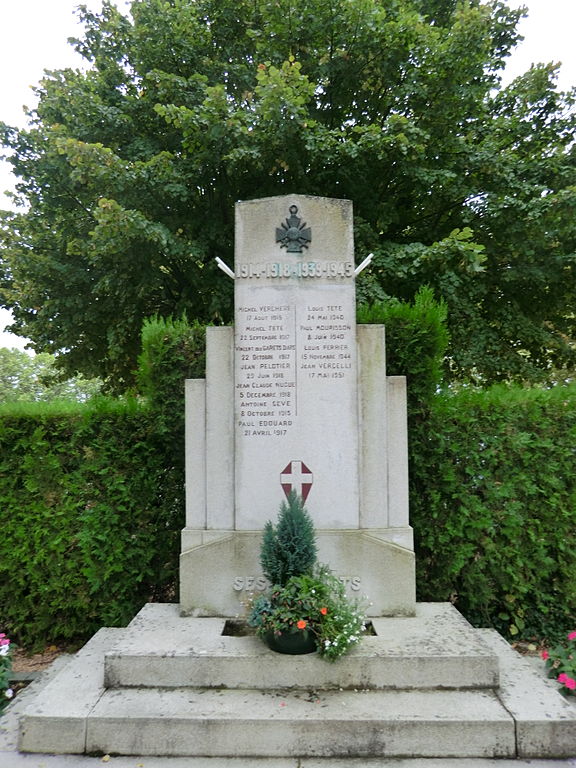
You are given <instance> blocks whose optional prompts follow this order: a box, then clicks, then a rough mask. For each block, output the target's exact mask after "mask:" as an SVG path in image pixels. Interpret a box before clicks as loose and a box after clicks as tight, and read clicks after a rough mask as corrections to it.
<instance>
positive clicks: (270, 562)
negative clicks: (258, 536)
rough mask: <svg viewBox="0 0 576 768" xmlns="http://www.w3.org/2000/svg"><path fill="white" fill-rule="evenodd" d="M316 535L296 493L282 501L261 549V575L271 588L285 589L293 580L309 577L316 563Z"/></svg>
mask: <svg viewBox="0 0 576 768" xmlns="http://www.w3.org/2000/svg"><path fill="white" fill-rule="evenodd" d="M316 553H317V549H316V535H315V532H314V523H313V522H312V518H311V517H310V515H309V514H308V512H307V511H306V509H305V507H304V502H303V500H302V498H301V497H300V496H298V494H297V493H296V492H295V491H291V492H290V493H289V495H288V499H287V502H286V501H283V502H282V504H281V506H280V512H279V514H278V522H277V523H276V525H274V524H273V523H272V522H271V521H270V520H268V522H267V523H266V526H265V528H264V536H263V539H262V546H261V549H260V564H261V565H262V572H263V573H264V575H265V576H266V578H267V579H268V580H269V581H270V582H271V583H272V584H278V585H279V586H284V585H285V584H286V583H287V582H288V580H289V579H290V578H291V577H292V576H301V575H302V574H305V573H309V572H310V571H311V570H312V568H313V566H314V563H315V562H316Z"/></svg>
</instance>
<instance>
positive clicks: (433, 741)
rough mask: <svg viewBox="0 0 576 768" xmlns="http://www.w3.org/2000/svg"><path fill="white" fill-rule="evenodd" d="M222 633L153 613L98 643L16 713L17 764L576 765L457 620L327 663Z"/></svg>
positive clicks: (397, 630)
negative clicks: (88, 758)
mask: <svg viewBox="0 0 576 768" xmlns="http://www.w3.org/2000/svg"><path fill="white" fill-rule="evenodd" d="M219 621H220V624H218V622H219ZM179 622H184V623H179ZM188 622H201V623H202V626H205V631H202V630H201V629H200V627H198V626H195V625H193V624H189V623H188ZM380 622H381V623H380ZM398 622H399V623H398ZM404 622H406V623H404ZM204 623H205V624H204ZM222 623H223V622H222V620H217V619H195V620H194V619H180V618H179V617H178V611H177V608H176V607H175V606H159V605H149V606H146V608H145V609H144V610H143V611H142V612H141V614H139V616H138V617H137V618H136V619H135V620H134V621H133V622H132V623H131V625H130V626H129V627H128V628H126V629H125V630H122V629H120V630H101V631H100V632H99V633H97V634H96V635H95V636H94V638H92V640H91V641H90V642H89V643H88V644H87V645H86V646H85V647H84V649H82V650H81V651H80V652H79V653H78V654H77V655H76V656H75V657H73V658H72V659H71V661H70V662H69V663H68V664H67V665H66V666H65V667H64V668H63V669H61V670H60V671H59V672H58V674H56V675H55V676H54V678H53V679H52V680H50V682H49V683H48V684H47V685H46V686H45V687H44V689H43V690H41V691H40V692H39V693H38V694H37V695H35V696H34V698H33V700H32V701H31V702H30V704H29V705H28V706H27V708H26V709H25V711H24V712H23V713H22V715H21V716H20V739H19V749H20V750H21V751H22V752H35V753H47V752H56V753H62V754H65V753H68V754H82V753H85V754H86V753H94V752H98V753H108V754H124V755H151V756H152V755H160V756H162V755H164V756H166V755H172V756H174V757H175V758H176V756H187V757H189V759H192V758H194V759H195V760H200V759H208V758H210V759H211V760H212V763H207V765H209V764H211V765H214V766H218V768H220V764H219V763H217V762H216V763H215V762H214V761H216V760H219V759H221V760H224V761H225V762H223V763H222V764H221V766H226V765H227V764H228V762H229V761H230V760H235V759H238V758H240V757H245V758H250V760H251V763H252V764H254V760H257V759H258V758H265V759H267V760H268V762H266V765H267V766H271V765H273V763H272V762H270V761H276V760H280V759H288V758H291V757H294V758H298V759H299V760H302V761H304V762H301V763H299V764H301V765H302V766H307V765H308V762H307V761H310V760H319V761H320V763H319V765H326V766H327V765H330V766H337V765H338V766H342V768H344V767H345V766H346V768H347V767H348V766H353V765H354V766H357V765H368V764H369V763H368V760H370V759H376V758H378V760H379V762H376V763H374V765H385V764H388V762H387V761H388V760H392V759H394V760H400V759H402V760H404V759H408V758H410V761H409V762H411V761H412V760H414V759H416V758H418V759H424V758H433V757H434V758H439V759H440V758H442V759H445V760H449V759H450V758H463V759H464V758H465V759H472V758H475V759H486V758H507V759H512V758H522V759H529V758H532V759H533V758H539V759H542V758H568V757H572V756H576V711H575V710H574V709H573V708H572V707H571V706H570V704H569V703H568V702H567V701H566V700H565V699H564V698H563V697H562V696H561V695H560V694H558V693H557V692H556V691H555V690H553V689H552V688H551V687H550V685H549V682H548V681H546V680H544V679H543V678H542V677H541V675H539V674H538V672H536V671H534V669H533V668H532V666H531V665H530V663H529V662H527V661H526V660H524V659H522V658H521V657H520V656H519V655H518V654H516V653H515V652H514V651H513V650H512V649H511V648H510V647H509V646H508V644H507V643H506V642H505V641H503V640H502V639H501V638H499V636H498V635H497V634H496V633H494V632H492V631H486V630H474V629H472V628H471V627H470V626H469V625H468V624H467V622H466V621H465V620H464V619H463V618H462V617H461V616H460V615H459V614H458V613H457V612H456V611H455V610H454V609H453V608H452V607H451V606H448V605H441V604H429V605H419V606H418V616H417V617H416V618H412V619H409V618H406V619H382V620H375V622H374V624H375V628H376V631H377V632H378V635H376V636H375V637H370V638H365V639H364V640H363V642H362V643H361V644H360V646H358V647H357V648H356V649H355V650H354V652H353V654H351V655H350V656H349V657H345V658H344V659H342V660H341V661H339V662H336V663H334V664H331V663H329V662H324V661H322V660H321V659H319V658H316V657H315V656H314V655H313V654H312V655H311V656H307V657H283V656H281V655H279V654H274V653H273V652H272V651H269V650H267V649H266V648H264V647H263V646H262V645H260V644H259V642H258V641H257V640H256V639H255V638H250V637H248V638H247V637H223V636H221V635H219V634H218V627H219V626H222ZM192 630H193V631H192ZM170 638H171V639H170ZM418 648H420V654H419V655H418ZM246 649H248V650H246ZM455 659H459V660H460V663H461V670H462V672H461V674H462V678H461V680H460V685H458V671H457V662H456V661H455ZM495 662H497V663H496V664H495ZM435 665H437V666H435ZM470 665H471V666H472V667H473V668H475V670H476V673H477V675H478V676H479V677H478V679H474V677H475V675H474V674H470V672H466V671H465V670H466V668H469V667H470ZM105 666H106V669H107V671H106V686H105V675H104V668H105ZM146 666H147V667H148V675H145V674H144V670H145V669H146ZM235 666H236V667H238V668H240V670H241V671H240V672H234V668H235ZM372 668H373V670H374V674H373V675H372V674H371V672H372ZM396 668H399V669H401V670H403V672H402V674H404V675H406V679H407V681H408V682H409V684H406V685H404V686H401V677H402V675H401V674H397V673H396V672H395V669H396ZM250 669H251V671H252V675H251V677H249V672H250ZM498 669H499V675H498ZM290 671H291V672H292V683H291V684H290V681H289V677H288V674H289V672H290ZM444 672H445V673H446V674H447V675H449V677H447V678H443V677H442V674H443V673H444ZM132 675H135V677H131V676H132ZM178 676H180V679H179V680H178ZM318 676H320V677H319V679H317V678H318ZM434 676H437V677H438V680H437V683H438V684H437V685H430V680H432V679H434ZM480 679H482V681H483V682H482V684H479V680H480ZM159 680H160V682H158V681H159ZM223 680H225V681H227V683H232V685H230V686H228V685H227V683H224V684H223V683H222V681H223ZM345 680H348V684H346V685H342V686H338V685H337V683H338V682H339V681H342V682H344V681H345ZM418 680H420V682H421V684H420V685H418ZM446 680H449V685H448V688H449V689H448V690H447V689H446ZM279 681H280V682H281V685H277V683H278V682H279ZM352 681H356V682H358V686H357V688H356V690H354V688H352V687H351V685H352ZM248 682H249V683H250V685H248V684H247V683H248ZM143 683H146V684H143ZM151 683H152V685H151ZM113 685H114V686H120V685H121V686H122V687H112V686H113ZM107 686H109V687H107ZM340 687H342V688H343V690H339V688H340ZM326 760H330V762H329V763H325V762H322V761H326ZM356 760H361V762H360V763H357V762H356ZM402 760H401V762H402ZM381 761H384V762H381ZM195 764H196V763H195V762H189V763H188V762H187V763H186V766H193V765H195ZM393 764H395V763H394V762H392V763H390V765H393ZM399 764H400V763H399ZM146 765H147V766H148V763H146ZM230 765H232V763H230ZM312 765H313V762H312V763H310V766H312ZM443 765H448V763H447V762H445V763H443ZM459 765H464V762H460V763H459ZM498 765H500V763H499V764H498Z"/></svg>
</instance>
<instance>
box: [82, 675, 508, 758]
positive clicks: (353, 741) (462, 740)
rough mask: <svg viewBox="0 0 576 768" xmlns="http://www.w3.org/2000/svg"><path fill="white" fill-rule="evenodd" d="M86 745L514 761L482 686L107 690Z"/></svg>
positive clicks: (502, 718) (142, 750) (185, 752)
mask: <svg viewBox="0 0 576 768" xmlns="http://www.w3.org/2000/svg"><path fill="white" fill-rule="evenodd" d="M86 751H87V752H89V753H91V752H102V753H108V754H121V755H157V754H161V755H169V756H200V755H209V756H212V757H228V756H230V757H232V756H237V757H249V756H264V755H265V756H268V757H289V756H301V757H345V756H352V755H353V756H355V757H362V756H366V757H368V756H371V757H377V756H387V757H404V756H412V757H440V756H445V757H455V756H460V757H513V756H515V754H516V741H515V728H514V721H513V719H512V717H511V716H510V715H509V714H508V712H506V710H505V709H504V707H502V705H501V704H500V702H499V701H498V699H497V698H496V696H495V695H494V694H492V693H489V692H485V691H467V692H464V691H365V692H350V691H343V692H340V691H322V692H316V691H310V692H308V693H306V692H304V691H267V692H261V691H255V690H240V689H235V690H227V689H222V690H217V689H209V690H208V689H200V690H199V689H190V688H188V689H182V688H174V689H171V690H155V689H150V688H148V689H131V690H123V691H120V690H116V691H108V692H106V693H105V694H104V695H103V696H102V698H101V699H100V701H99V702H98V704H97V705H96V707H95V708H94V710H93V711H92V712H91V714H90V716H89V717H88V719H87V723H86Z"/></svg>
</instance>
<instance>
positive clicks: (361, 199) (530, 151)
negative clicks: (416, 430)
mask: <svg viewBox="0 0 576 768" xmlns="http://www.w3.org/2000/svg"><path fill="white" fill-rule="evenodd" d="M80 15H81V17H82V20H83V22H84V28H85V32H84V36H83V37H82V38H81V39H79V40H76V41H75V42H74V45H75V46H76V48H77V50H78V51H79V52H80V53H81V54H82V55H83V56H84V57H85V58H86V60H87V61H88V62H89V63H90V67H89V69H88V70H87V71H86V72H81V71H73V70H65V71H57V72H49V73H47V74H46V77H45V78H44V79H43V81H42V82H41V84H40V86H39V88H38V93H39V104H38V108H37V109H36V110H35V111H33V112H31V114H30V120H31V123H30V126H29V127H28V128H27V129H26V130H16V129H14V128H10V127H8V126H5V125H4V126H3V127H2V128H1V131H0V137H1V140H2V141H3V143H4V146H5V147H6V148H7V149H8V150H10V151H11V153H12V156H11V162H12V164H13V167H14V170H15V172H16V174H17V175H18V176H19V178H20V183H19V186H18V194H19V195H20V198H21V200H22V202H23V203H25V204H26V205H27V207H26V208H23V209H22V211H21V212H17V213H4V214H3V218H2V224H1V227H0V237H1V242H2V251H1V254H2V263H1V265H0V302H1V303H2V304H3V305H4V306H7V307H9V308H11V309H12V310H13V312H14V315H15V318H16V320H15V326H14V327H15V329H16V331H17V332H21V333H22V334H23V335H26V336H28V337H29V338H31V339H32V340H33V342H34V344H35V346H36V349H38V350H46V351H49V352H53V353H55V354H56V355H57V356H58V364H59V365H60V366H61V367H63V368H64V369H65V370H67V371H70V372H78V371H80V372H82V373H83V374H84V375H86V376H95V375H98V376H101V377H103V378H106V379H108V380H109V381H111V382H112V384H113V385H114V386H115V387H116V388H117V389H122V388H123V387H127V386H129V385H130V383H131V382H132V380H133V371H134V369H135V367H136V365H135V361H136V358H137V355H138V351H139V339H140V330H141V327H142V322H143V319H144V318H146V317H149V316H152V315H154V314H157V315H159V316H164V317H165V316H168V315H173V316H179V315H180V314H182V313H183V312H186V313H187V314H188V317H190V318H195V319H199V320H201V321H211V322H226V321H228V320H230V319H231V315H232V283H231V281H229V280H228V279H227V278H225V277H224V276H223V275H222V274H221V273H220V272H219V271H218V270H217V268H216V265H215V263H214V257H215V256H219V257H221V258H222V259H224V261H226V262H228V263H229V264H232V263H233V235H234V232H233V226H234V203H235V201H236V200H239V199H244V200H245V199H251V198H257V197H263V196H268V195H276V194H288V193H302V194H311V195H323V196H327V197H339V198H348V199H351V200H352V201H353V203H354V211H355V240H356V254H357V260H358V261H360V260H361V259H363V258H364V256H366V254H367V253H368V252H373V253H374V254H375V258H374V261H373V267H372V268H371V270H370V272H368V271H366V272H364V273H363V275H362V276H361V278H360V279H359V281H358V294H359V298H360V299H361V300H372V299H379V300H386V299H387V298H388V297H397V298H401V299H411V298H412V297H413V296H414V295H415V294H416V292H417V291H418V288H419V287H420V286H421V285H423V284H428V285H430V286H431V287H432V288H433V289H434V291H435V293H436V295H437V297H438V298H443V299H444V300H445V302H446V304H447V307H448V317H449V327H450V333H451V346H450V349H449V375H450V376H451V377H453V378H454V379H458V380H463V381H475V382H486V383H488V382H491V381H496V380H500V379H511V380H528V381H533V380H541V379H544V378H546V377H548V376H550V375H551V371H553V370H556V369H562V368H567V367H571V366H574V363H575V361H576V350H575V346H574V337H575V331H576V318H575V315H574V310H573V308H574V305H575V300H576V281H575V279H574V268H575V259H576V255H575V250H576V249H575V242H576V216H575V215H574V212H575V204H576V176H575V160H576V148H575V143H574V139H575V133H576V131H575V128H576V114H575V110H574V104H575V98H576V92H574V91H573V92H572V93H561V92H559V91H558V90H557V89H556V87H555V69H554V66H552V65H541V66H536V67H533V68H532V69H530V71H528V72H527V73H526V74H525V75H523V76H522V77H520V78H518V79H517V80H515V81H514V82H513V83H512V84H511V85H510V86H508V87H506V88H503V87H502V86H501V83H500V75H501V72H502V69H503V66H504V64H505V61H506V58H507V56H508V55H509V54H510V51H511V50H512V48H513V47H514V45H515V44H516V42H517V41H518V33H517V31H516V26H517V22H518V20H519V18H520V15H521V12H520V11H514V10H511V9H509V8H508V7H507V6H506V5H505V4H504V3H503V2H500V0H487V1H485V2H483V1H482V0H275V1H274V2H272V1H271V0H233V1H232V0H134V2H133V3H132V7H131V16H130V17H124V16H123V15H122V14H121V13H120V12H119V11H118V10H117V9H116V8H115V7H114V6H113V5H112V4H111V3H110V2H107V1H106V2H104V5H103V7H102V11H101V13H99V14H95V13H92V12H90V11H88V10H87V9H86V8H81V10H80Z"/></svg>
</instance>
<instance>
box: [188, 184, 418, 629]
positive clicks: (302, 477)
mask: <svg viewBox="0 0 576 768" xmlns="http://www.w3.org/2000/svg"><path fill="white" fill-rule="evenodd" d="M356 272H357V269H356V267H355V263H354V244H353V227H352V204H351V203H350V202H349V201H347V200H331V199H327V198H318V197H307V196H301V195H288V196H285V197H275V198H267V199H261V200H252V201H248V202H242V203H238V204H237V206H236V253H235V271H234V283H235V315H234V317H235V322H234V328H231V327H220V328H208V329H207V366H206V379H205V380H193V381H188V382H187V390H186V391H187V412H186V434H187V459H186V465H187V476H186V483H187V519H186V528H185V529H184V531H183V532H182V554H181V575H180V601H181V610H182V613H183V614H184V615H191V614H193V615H200V616H210V615H217V616H234V615H236V614H238V613H239V611H240V610H241V606H240V601H241V600H242V598H243V597H245V594H244V593H245V592H252V591H254V590H258V589H264V587H265V581H264V579H263V577H262V575H261V573H260V570H259V562H258V561H259V547H260V540H261V532H262V529H263V527H264V525H265V523H266V521H267V520H274V519H275V518H276V516H277V513H278V510H279V507H280V504H281V502H282V500H283V499H284V498H285V495H287V494H288V493H289V492H290V490H295V491H296V492H297V493H298V494H299V495H301V496H303V498H304V499H305V501H306V507H307V509H308V511H309V512H310V514H311V515H312V518H313V520H314V524H315V527H316V531H317V535H318V543H319V548H320V552H319V555H320V560H321V561H324V562H327V563H329V564H330V565H331V567H332V568H333V569H334V571H335V572H336V573H337V574H338V575H339V576H340V578H341V579H342V580H343V581H344V582H345V583H346V584H347V586H348V588H349V589H350V590H351V591H352V592H358V593H362V594H363V595H366V596H367V597H368V599H369V601H370V602H371V603H372V606H371V610H370V613H371V615H376V616H378V615H406V616H407V615H413V614H414V610H415V586H414V584H415V579H414V553H413V545H412V531H411V529H410V527H409V522H408V488H407V486H408V466H407V437H406V398H405V381H404V378H403V377H387V376H386V355H385V339H384V328H383V327H381V326H358V327H357V326H356V302H355V277H356Z"/></svg>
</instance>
